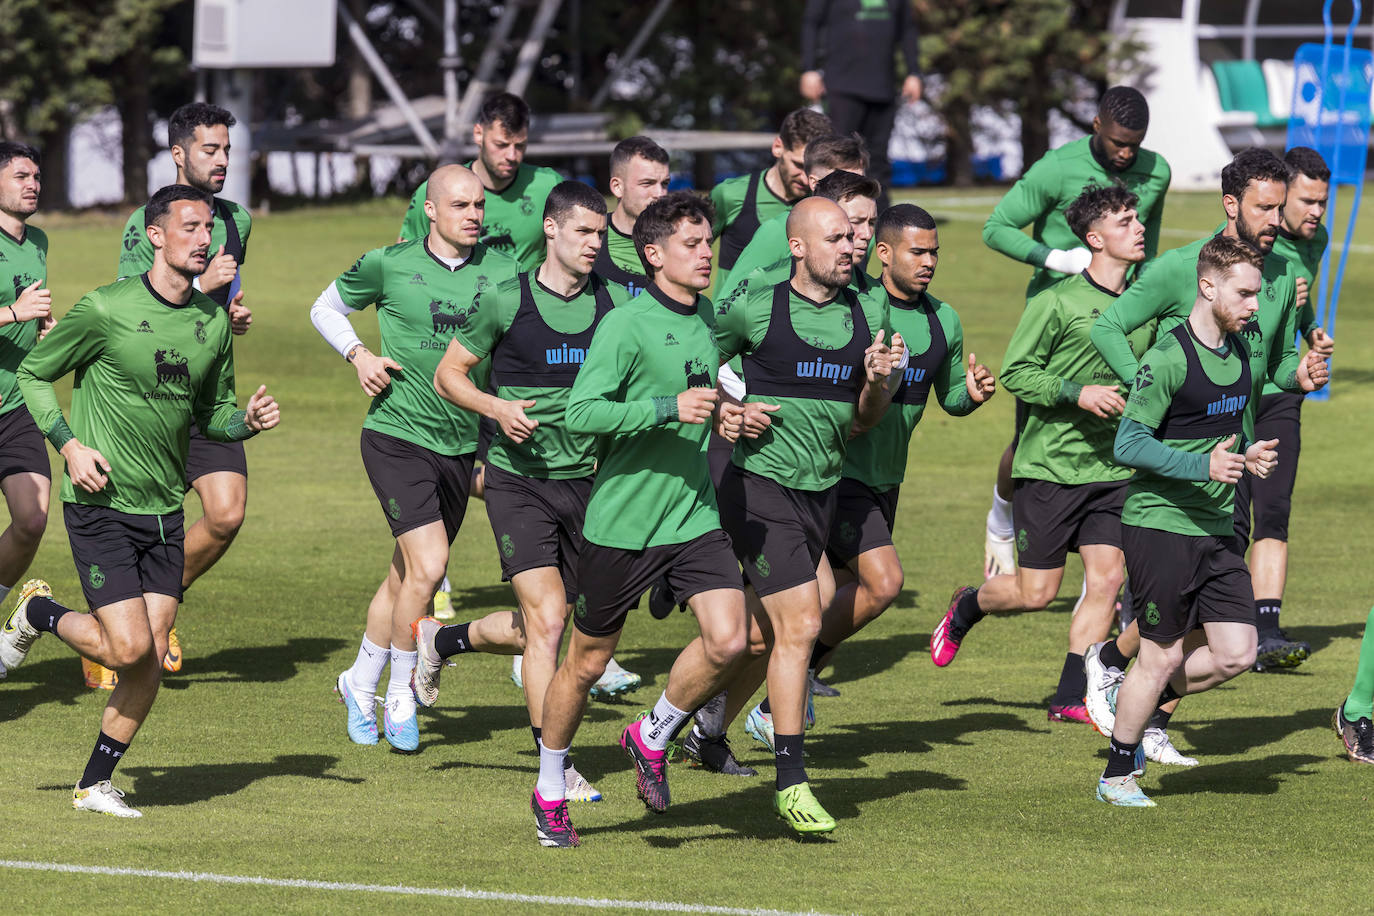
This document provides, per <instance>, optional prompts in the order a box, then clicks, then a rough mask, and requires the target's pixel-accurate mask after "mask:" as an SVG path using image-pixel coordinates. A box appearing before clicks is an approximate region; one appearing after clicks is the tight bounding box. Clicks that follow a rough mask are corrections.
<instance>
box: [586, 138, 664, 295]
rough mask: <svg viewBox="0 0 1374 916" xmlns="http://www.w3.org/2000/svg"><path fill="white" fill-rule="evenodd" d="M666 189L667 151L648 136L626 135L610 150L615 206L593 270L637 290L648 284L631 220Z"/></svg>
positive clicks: (632, 293) (633, 290)
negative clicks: (636, 245) (626, 136)
mask: <svg viewBox="0 0 1374 916" xmlns="http://www.w3.org/2000/svg"><path fill="white" fill-rule="evenodd" d="M667 193H668V151H667V150H665V149H664V148H663V147H661V146H659V145H658V144H657V143H655V142H654V141H652V140H650V139H649V138H648V137H629V138H627V139H625V140H621V141H620V142H619V143H617V144H616V145H615V149H613V150H611V195H612V196H613V197H615V199H616V208H615V210H613V211H612V212H611V216H610V219H609V220H608V221H607V224H606V244H604V245H602V246H601V248H600V250H598V251H597V253H596V267H595V270H596V273H597V275H598V276H600V277H604V278H605V279H607V280H610V281H611V282H612V283H619V284H620V285H621V286H623V287H625V288H626V289H628V290H629V291H630V294H631V295H635V294H638V293H639V291H640V290H642V289H644V287H645V286H647V285H648V284H649V278H648V277H646V276H645V275H644V265H643V264H641V263H640V261H639V252H637V251H636V250H635V240H634V231H635V220H637V219H639V214H641V213H643V212H644V208H645V207H647V206H649V204H651V203H653V202H654V201H656V200H658V199H659V198H660V197H662V196H663V195H664V194H667Z"/></svg>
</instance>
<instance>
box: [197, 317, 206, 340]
mask: <svg viewBox="0 0 1374 916" xmlns="http://www.w3.org/2000/svg"><path fill="white" fill-rule="evenodd" d="M196 343H205V322H203V321H197V322H196Z"/></svg>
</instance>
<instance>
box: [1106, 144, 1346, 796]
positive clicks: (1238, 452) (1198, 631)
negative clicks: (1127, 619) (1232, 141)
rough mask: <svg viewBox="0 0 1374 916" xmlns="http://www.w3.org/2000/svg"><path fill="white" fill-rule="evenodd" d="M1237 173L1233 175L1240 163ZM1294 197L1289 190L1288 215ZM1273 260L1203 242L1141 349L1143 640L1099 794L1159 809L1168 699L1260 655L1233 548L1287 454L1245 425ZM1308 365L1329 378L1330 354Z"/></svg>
mask: <svg viewBox="0 0 1374 916" xmlns="http://www.w3.org/2000/svg"><path fill="white" fill-rule="evenodd" d="M1268 155H1272V154H1268ZM1252 158H1253V157H1252ZM1281 164H1282V163H1281V162H1280V165H1281ZM1228 170H1231V175H1230V176H1229V177H1230V178H1231V179H1233V180H1234V178H1235V169H1233V168H1232V167H1231V166H1228ZM1245 174H1247V175H1249V176H1251V177H1252V179H1253V178H1255V177H1256V176H1265V175H1268V174H1272V173H1270V172H1269V171H1268V170H1267V169H1261V168H1255V169H1252V170H1246V172H1245ZM1223 180H1225V179H1223ZM1257 180H1258V182H1259V184H1260V186H1259V187H1256V188H1253V189H1251V190H1249V191H1248V193H1247V192H1246V191H1245V190H1244V186H1242V189H1241V190H1240V194H1241V197H1242V198H1244V197H1252V198H1254V200H1253V201H1252V202H1251V203H1252V204H1257V203H1266V202H1268V200H1269V199H1270V193H1269V192H1270V191H1271V190H1272V189H1270V188H1266V187H1264V183H1265V182H1268V181H1273V179H1272V178H1266V177H1258V179H1257ZM1279 184H1280V188H1282V183H1279ZM1227 190H1228V194H1227V213H1228V216H1230V217H1232V218H1234V217H1235V213H1234V205H1235V204H1236V203H1239V204H1240V206H1245V204H1246V202H1245V201H1244V200H1237V199H1236V198H1233V196H1232V194H1233V192H1234V191H1235V189H1234V185H1232V184H1231V183H1230V182H1228V185H1227ZM1282 205H1283V197H1282V194H1280V195H1279V198H1278V201H1277V203H1276V204H1275V205H1274V212H1275V214H1277V210H1278V208H1280V207H1282ZM1266 260H1267V258H1266V257H1265V255H1264V254H1262V253H1261V252H1260V251H1259V250H1258V249H1257V248H1256V247H1255V246H1254V245H1253V244H1251V243H1248V242H1246V241H1245V240H1243V239H1240V238H1236V237H1235V236H1228V235H1220V236H1217V237H1215V238H1212V239H1209V240H1208V241H1206V242H1204V243H1203V245H1202V246H1201V248H1200V249H1199V250H1198V252H1197V255H1196V265H1197V266H1196V271H1197V273H1196V276H1197V295H1196V297H1195V301H1194V304H1193V306H1192V308H1191V309H1190V310H1189V314H1188V315H1187V317H1186V318H1185V319H1184V320H1183V321H1182V322H1181V323H1180V322H1178V321H1177V320H1175V321H1173V322H1171V323H1170V324H1169V326H1168V327H1167V328H1164V329H1162V330H1161V331H1160V332H1159V336H1158V338H1157V342H1156V343H1155V345H1154V346H1153V347H1151V348H1150V349H1149V351H1148V352H1146V354H1145V355H1144V356H1143V357H1142V358H1141V360H1140V368H1139V370H1138V372H1137V373H1136V375H1135V380H1134V384H1133V385H1132V386H1131V394H1130V398H1129V399H1128V400H1127V403H1126V408H1125V410H1124V411H1123V412H1122V418H1121V425H1120V427H1119V428H1118V430H1117V434H1116V443H1115V449H1114V451H1115V454H1116V457H1117V460H1118V461H1120V462H1121V463H1122V464H1126V465H1128V466H1130V467H1133V468H1136V469H1138V473H1137V474H1136V475H1135V476H1134V477H1132V478H1131V482H1130V484H1129V486H1128V489H1127V495H1126V504H1125V507H1124V508H1123V509H1122V514H1121V525H1122V542H1123V545H1124V548H1125V554H1126V568H1127V570H1128V573H1129V575H1130V578H1131V589H1132V593H1133V596H1134V601H1135V604H1136V606H1137V607H1138V608H1139V609H1140V616H1139V617H1137V619H1136V622H1137V624H1138V626H1139V628H1140V636H1141V642H1140V656H1139V658H1138V659H1137V662H1136V664H1135V665H1134V666H1133V667H1132V668H1131V670H1130V671H1129V672H1127V674H1126V677H1125V679H1124V681H1123V682H1122V684H1121V686H1120V690H1119V692H1118V695H1117V698H1116V700H1117V704H1116V705H1117V709H1116V717H1115V721H1114V723H1113V727H1112V729H1111V742H1110V744H1109V746H1108V749H1107V766H1106V769H1105V770H1104V771H1103V773H1102V776H1101V778H1100V779H1099V780H1098V783H1097V797H1098V798H1099V799H1101V800H1102V801H1105V802H1109V803H1110V804H1113V805H1119V806H1123V807H1153V806H1154V802H1153V801H1152V800H1151V799H1150V798H1148V797H1147V796H1146V795H1145V794H1144V793H1143V792H1141V791H1140V787H1139V786H1138V785H1137V784H1136V779H1137V778H1138V777H1139V776H1141V775H1143V773H1144V771H1145V763H1144V758H1145V755H1144V753H1143V748H1142V747H1141V741H1142V738H1143V734H1144V731H1145V729H1146V728H1147V727H1149V724H1150V722H1151V721H1152V717H1153V716H1155V715H1157V714H1158V713H1157V707H1158V705H1159V704H1160V702H1161V701H1166V702H1167V701H1172V700H1175V699H1178V698H1179V697H1181V696H1184V695H1186V694H1190V693H1199V692H1201V691H1204V690H1209V689H1211V688H1212V687H1216V686H1217V685H1219V684H1222V683H1224V682H1225V681H1227V680H1229V679H1231V678H1233V677H1235V676H1236V675H1238V674H1240V673H1241V672H1243V671H1245V670H1247V669H1248V668H1249V667H1250V666H1251V665H1252V664H1253V663H1254V661H1255V646H1256V635H1255V611H1254V605H1253V600H1254V591H1253V590H1252V589H1251V586H1250V574H1249V571H1248V570H1247V569H1246V568H1245V561H1244V559H1243V557H1242V556H1241V554H1240V553H1239V552H1238V551H1237V550H1236V549H1235V545H1234V539H1235V506H1234V496H1235V485H1236V484H1237V483H1238V482H1239V481H1240V480H1241V479H1242V478H1243V477H1244V476H1245V475H1246V474H1247V473H1248V474H1252V475H1255V476H1257V477H1265V476H1268V474H1269V472H1270V471H1271V470H1272V469H1273V467H1274V463H1275V459H1276V457H1277V456H1276V454H1275V452H1274V451H1273V449H1274V446H1275V445H1276V444H1277V443H1276V442H1275V441H1274V440H1272V439H1270V440H1265V441H1260V442H1254V441H1251V439H1250V437H1249V434H1248V431H1247V429H1246V428H1247V427H1248V426H1249V425H1250V424H1249V422H1247V419H1246V417H1247V414H1249V413H1251V412H1252V411H1251V405H1250V402H1251V401H1252V400H1253V399H1254V397H1255V394H1256V393H1257V392H1258V391H1259V390H1260V388H1261V387H1262V383H1261V381H1260V379H1258V378H1255V377H1254V375H1255V373H1256V371H1257V370H1259V371H1262V367H1263V366H1264V364H1265V361H1264V359H1263V357H1262V356H1261V357H1260V358H1256V357H1254V356H1252V355H1251V354H1250V353H1249V349H1250V346H1251V343H1250V341H1251V340H1253V342H1254V345H1255V346H1257V347H1259V348H1261V349H1262V348H1263V347H1264V345H1265V340H1266V338H1263V337H1258V336H1256V335H1254V334H1251V335H1250V336H1249V339H1247V337H1246V335H1245V330H1246V328H1247V327H1249V326H1250V325H1251V323H1252V322H1253V321H1254V320H1256V319H1257V318H1261V317H1262V315H1263V308H1264V306H1263V305H1262V295H1261V290H1262V288H1263V286H1264V285H1265V283H1266V282H1267V281H1266V279H1265V277H1264V275H1263V273H1264V268H1265V262H1266ZM1148 273H1149V272H1148V271H1147V274H1146V275H1147V276H1148ZM1117 301H1118V303H1120V301H1121V300H1117ZM1171 317H1172V316H1171ZM1289 341H1290V343H1291V338H1289ZM1303 364H1304V366H1306V367H1307V369H1308V372H1309V373H1311V375H1312V376H1313V378H1315V379H1316V380H1317V381H1318V382H1322V381H1324V380H1325V373H1326V367H1325V364H1324V363H1323V362H1322V360H1321V358H1320V356H1319V355H1318V354H1317V353H1315V352H1309V354H1308V357H1307V359H1306V360H1304V363H1303Z"/></svg>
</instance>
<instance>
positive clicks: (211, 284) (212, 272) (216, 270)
mask: <svg viewBox="0 0 1374 916" xmlns="http://www.w3.org/2000/svg"><path fill="white" fill-rule="evenodd" d="M238 272H239V262H238V261H236V260H234V256H233V255H232V254H225V253H224V246H223V245H221V246H219V251H216V252H215V256H214V257H213V258H211V259H210V263H209V264H208V265H207V266H206V268H205V273H203V274H201V275H200V291H201V292H202V293H210V292H213V291H215V290H217V289H219V288H221V287H224V286H228V285H229V284H230V283H233V282H234V277H235V276H237V275H238Z"/></svg>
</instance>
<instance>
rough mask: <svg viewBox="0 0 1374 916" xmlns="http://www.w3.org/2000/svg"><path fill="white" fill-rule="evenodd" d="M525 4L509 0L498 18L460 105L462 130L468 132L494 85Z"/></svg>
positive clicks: (459, 116) (519, 0) (522, 0)
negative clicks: (488, 91) (493, 81)
mask: <svg viewBox="0 0 1374 916" xmlns="http://www.w3.org/2000/svg"><path fill="white" fill-rule="evenodd" d="M523 7H524V0H507V2H506V8H505V10H503V11H502V13H501V18H500V19H498V20H496V28H494V29H492V30H491V37H490V38H488V39H487V46H486V48H485V49H483V51H482V57H481V59H480V60H478V62H477V72H476V73H475V74H473V76H472V80H471V81H470V82H469V83H468V86H467V88H466V89H465V90H463V101H462V102H460V103H459V105H458V130H460V131H465V130H466V129H467V128H468V126H469V125H471V124H472V122H473V121H475V120H476V119H477V109H478V108H479V107H481V105H482V98H483V96H485V95H486V94H487V89H488V87H489V86H490V85H491V78H492V75H493V74H495V73H496V67H497V65H499V64H500V63H501V52H502V50H504V49H505V47H506V42H507V41H509V40H510V33H511V29H513V28H514V27H515V20H516V17H518V16H519V15H520V10H521V9H522V8H523Z"/></svg>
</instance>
